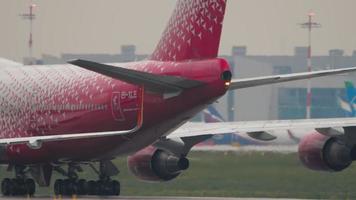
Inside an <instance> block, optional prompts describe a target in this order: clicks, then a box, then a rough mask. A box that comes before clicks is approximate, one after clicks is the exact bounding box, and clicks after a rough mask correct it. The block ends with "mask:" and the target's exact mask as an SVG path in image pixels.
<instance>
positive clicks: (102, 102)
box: [0, 59, 229, 164]
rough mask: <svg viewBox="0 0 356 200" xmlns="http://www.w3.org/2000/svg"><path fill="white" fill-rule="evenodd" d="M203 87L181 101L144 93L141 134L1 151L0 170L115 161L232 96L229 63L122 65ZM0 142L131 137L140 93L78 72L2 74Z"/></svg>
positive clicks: (28, 69) (40, 69)
mask: <svg viewBox="0 0 356 200" xmlns="http://www.w3.org/2000/svg"><path fill="white" fill-rule="evenodd" d="M118 65H119V66H121V67H126V68H130V69H135V70H138V71H145V72H149V73H154V74H162V75H170V76H180V77H184V78H187V79H192V80H198V81H201V82H204V83H205V85H204V86H202V87H198V88H194V89H191V90H187V91H183V92H182V93H181V94H180V95H179V96H176V97H172V98H168V99H167V98H166V99H165V98H164V97H163V96H162V94H154V93H149V92H145V93H144V97H143V99H144V102H143V126H142V127H141V129H140V130H139V131H138V132H135V133H133V134H130V135H125V136H115V137H106V138H97V139H87V140H72V141H61V142H48V143H44V144H43V145H42V147H41V148H39V149H31V148H29V147H28V146H27V145H26V144H21V145H9V146H6V147H0V148H1V150H0V162H1V163H16V164H31V163H48V162H61V161H63V162H66V161H68V162H69V161H90V160H98V159H110V158H113V157H116V156H118V155H122V154H128V153H131V152H135V151H137V150H139V149H141V148H144V147H146V146H148V145H150V144H152V143H153V142H154V141H156V140H157V139H158V138H160V137H161V136H163V135H166V134H168V133H170V132H171V131H173V130H174V129H176V128H177V127H179V125H181V124H182V123H184V122H185V121H187V120H189V119H190V118H191V117H193V116H194V115H195V114H196V113H198V112H199V111H201V110H202V109H204V108H205V106H206V105H208V104H210V103H212V102H213V101H214V100H216V99H217V98H219V97H221V96H222V95H224V94H225V92H226V86H225V82H224V80H222V79H221V74H222V73H223V72H224V71H229V66H228V64H227V62H226V61H225V60H223V59H208V60H201V61H185V62H158V61H142V62H135V63H125V64H118ZM0 92H1V93H0V137H1V138H13V137H26V136H40V135H54V134H72V133H85V132H101V131H114V130H127V129H130V128H133V127H134V126H135V125H136V122H137V119H136V118H137V114H138V107H139V104H140V102H139V97H138V96H139V95H140V88H139V87H138V86H135V85H131V84H128V83H125V82H122V81H119V80H115V79H112V78H109V77H106V76H102V75H100V74H97V73H94V72H90V71H87V70H84V69H81V68H79V67H76V66H72V65H64V66H63V65H62V66H57V65H53V66H24V67H19V68H5V69H1V74H0Z"/></svg>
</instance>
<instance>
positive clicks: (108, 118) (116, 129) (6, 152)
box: [0, 0, 356, 196]
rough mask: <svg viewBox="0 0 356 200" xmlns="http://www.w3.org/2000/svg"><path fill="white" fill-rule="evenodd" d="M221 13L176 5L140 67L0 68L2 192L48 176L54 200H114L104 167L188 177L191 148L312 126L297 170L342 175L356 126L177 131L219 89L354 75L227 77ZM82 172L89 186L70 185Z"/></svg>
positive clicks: (151, 177)
mask: <svg viewBox="0 0 356 200" xmlns="http://www.w3.org/2000/svg"><path fill="white" fill-rule="evenodd" d="M152 3H154V1H152ZM225 7H226V0H178V1H177V5H176V8H175V10H174V12H173V15H172V17H171V18H170V20H169V22H168V26H167V27H166V29H165V31H164V32H163V35H162V38H161V40H160V41H159V43H158V45H157V47H156V49H155V50H154V51H153V53H152V55H151V56H150V57H149V59H147V60H145V61H141V62H132V63H112V64H103V63H96V62H92V61H88V60H73V61H70V62H69V64H67V65H50V66H36V65H34V66H19V67H16V68H15V67H8V68H6V67H0V130H1V131H0V163H1V164H3V165H8V169H9V170H12V171H13V172H14V177H12V178H5V179H4V180H3V181H2V183H1V191H2V194H3V195H4V196H9V195H12V196H17V195H25V194H28V195H34V194H35V191H36V184H35V182H36V183H37V184H38V185H40V186H49V185H50V181H51V177H52V173H53V171H56V172H58V173H60V174H61V175H62V176H63V178H62V179H58V180H55V183H54V193H55V194H57V195H72V194H78V195H119V194H120V183H119V181H117V180H113V179H112V178H111V177H112V176H114V175H117V174H118V173H119V170H118V169H117V167H116V166H115V165H114V164H113V163H112V162H111V160H112V159H114V158H116V157H118V156H127V155H129V156H128V166H129V169H130V170H131V172H132V173H133V174H134V175H135V176H137V177H138V178H139V179H141V180H147V181H158V182H163V181H169V180H173V179H174V178H176V177H177V176H178V175H179V174H181V173H182V172H183V171H184V170H187V169H188V167H189V160H188V158H187V155H188V153H189V151H190V149H191V148H192V147H193V146H194V145H195V144H197V143H199V142H201V141H203V140H205V139H207V138H210V137H211V136H212V135H214V134H219V133H222V132H225V133H226V132H230V131H231V132H236V131H237V132H247V133H249V135H250V136H251V137H253V138H257V139H259V140H270V139H273V138H276V137H278V136H273V135H271V134H269V131H270V130H276V129H294V128H316V130H317V131H316V132H315V133H312V134H311V135H308V136H306V137H305V139H303V140H302V141H301V144H300V147H301V148H302V149H303V151H301V157H302V158H303V159H302V160H304V163H305V164H306V166H308V167H309V168H312V169H318V170H326V171H340V170H343V169H345V168H347V167H348V166H349V165H350V164H351V163H352V161H353V160H354V159H355V158H356V153H355V152H356V151H355V144H356V133H355V132H356V119H355V118H346V119H319V120H318V119H313V120H295V121H294V120H290V121H289V120H288V121H259V122H254V121H251V122H231V123H230V122H221V123H210V124H204V125H202V124H199V123H198V124H192V123H186V122H187V121H188V120H189V119H191V118H192V117H193V116H194V115H196V114H197V113H198V112H200V111H202V110H204V109H205V108H206V107H207V106H208V105H210V104H212V103H213V102H215V101H216V100H217V99H219V98H220V97H222V96H223V95H224V94H225V93H226V91H228V90H238V89H243V88H249V87H254V86H260V85H266V84H273V83H280V82H285V81H293V80H301V79H309V78H314V77H321V76H327V75H333V74H342V73H348V72H353V71H355V70H356V68H355V67H353V68H344V69H335V70H326V71H314V72H304V73H296V74H286V75H276V76H263V77H252V78H245V79H237V80H236V79H232V75H231V71H230V68H229V64H228V62H227V61H226V60H224V59H222V58H217V55H218V50H219V43H220V36H221V30H222V25H223V19H224V13H225ZM157 9H158V7H157ZM133 12H134V11H133ZM153 12H154V11H153ZM98 31H100V30H98ZM123 31H124V30H123ZM182 125H183V126H182ZM96 163H97V164H98V166H95V165H94V164H96ZM83 165H89V166H91V167H92V168H93V169H94V170H93V171H94V172H96V173H97V175H98V176H97V177H98V179H97V180H90V181H87V180H85V177H79V176H78V172H79V171H81V166H83Z"/></svg>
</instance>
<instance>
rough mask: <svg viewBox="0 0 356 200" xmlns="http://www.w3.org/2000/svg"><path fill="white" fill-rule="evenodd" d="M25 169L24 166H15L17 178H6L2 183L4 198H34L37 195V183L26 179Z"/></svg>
mask: <svg viewBox="0 0 356 200" xmlns="http://www.w3.org/2000/svg"><path fill="white" fill-rule="evenodd" d="M24 169H25V167H23V166H15V172H16V178H14V179H9V178H5V179H4V180H3V181H2V182H1V193H2V195H3V196H20V195H28V196H33V195H34V194H35V192H36V184H35V181H34V180H33V179H28V178H26V176H25V172H24Z"/></svg>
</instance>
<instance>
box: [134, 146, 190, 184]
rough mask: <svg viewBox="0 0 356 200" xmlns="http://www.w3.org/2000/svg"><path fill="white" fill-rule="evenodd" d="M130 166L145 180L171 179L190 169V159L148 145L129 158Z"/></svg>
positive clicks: (137, 175)
mask: <svg viewBox="0 0 356 200" xmlns="http://www.w3.org/2000/svg"><path fill="white" fill-rule="evenodd" d="M127 161H128V162H127V163H128V168H129V169H130V171H131V173H133V174H134V175H135V176H136V177H138V178H139V179H141V180H145V181H155V182H162V181H169V180H172V179H174V178H176V177H177V176H178V175H179V174H180V173H181V172H182V171H183V170H186V169H188V167H189V160H188V159H187V158H185V157H178V156H176V155H173V154H171V153H169V152H167V151H164V150H160V149H157V148H155V147H152V146H150V147H147V148H145V149H143V150H141V151H139V152H137V153H135V154H134V155H132V156H129V157H128V158H127Z"/></svg>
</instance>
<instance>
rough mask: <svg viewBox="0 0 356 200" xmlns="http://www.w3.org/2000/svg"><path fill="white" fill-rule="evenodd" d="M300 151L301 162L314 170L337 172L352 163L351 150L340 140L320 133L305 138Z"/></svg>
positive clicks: (300, 144)
mask: <svg viewBox="0 0 356 200" xmlns="http://www.w3.org/2000/svg"><path fill="white" fill-rule="evenodd" d="M298 151H299V159H300V160H301V162H302V163H303V164H304V166H306V167H307V168H309V169H312V170H317V171H330V172H337V171H342V170H344V169H346V168H347V167H348V166H349V165H350V164H351V163H352V156H351V148H349V147H348V146H347V145H346V144H344V143H343V142H342V141H341V140H340V139H337V138H334V137H329V136H325V135H322V134H320V133H318V132H315V133H311V134H309V135H307V136H305V137H304V138H303V139H302V141H301V142H300V143H299V149H298Z"/></svg>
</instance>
